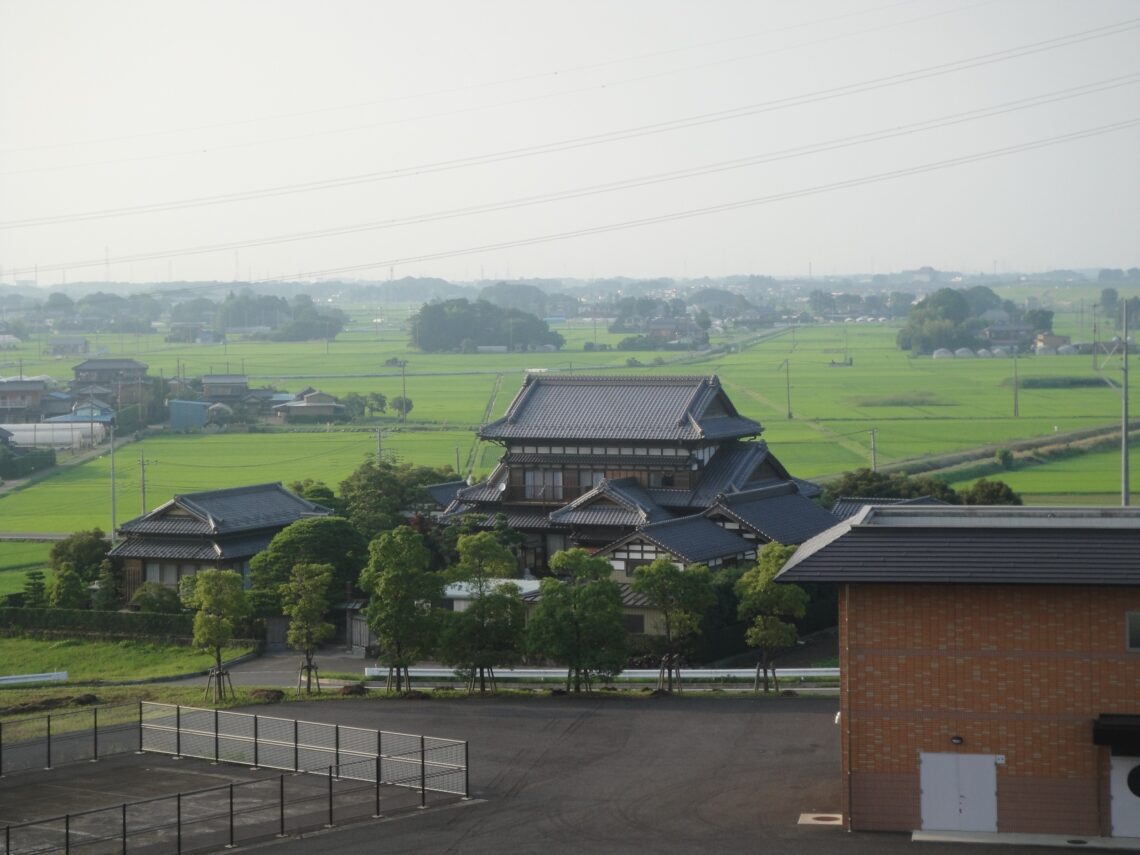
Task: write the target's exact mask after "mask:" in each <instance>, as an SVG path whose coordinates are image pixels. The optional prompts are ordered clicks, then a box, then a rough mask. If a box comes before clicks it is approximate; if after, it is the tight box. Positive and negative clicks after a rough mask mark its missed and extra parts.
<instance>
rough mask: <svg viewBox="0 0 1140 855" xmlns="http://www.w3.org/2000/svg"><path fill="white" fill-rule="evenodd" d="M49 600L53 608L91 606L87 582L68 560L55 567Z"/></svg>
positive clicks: (85, 607)
mask: <svg viewBox="0 0 1140 855" xmlns="http://www.w3.org/2000/svg"><path fill="white" fill-rule="evenodd" d="M49 601H50V603H51V607H52V608H54V609H89V608H91V594H90V593H89V592H88V590H87V583H86V582H85V581H83V577H82V576H80V575H79V571H78V570H76V569H75V566H74V565H73V564H72V563H71V562H70V561H64V562H63V563H62V564H60V565H59V567H58V568H57V569H56V571H55V578H54V579H52V583H51V594H50V596H49Z"/></svg>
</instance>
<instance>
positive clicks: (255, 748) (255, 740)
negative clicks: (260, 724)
mask: <svg viewBox="0 0 1140 855" xmlns="http://www.w3.org/2000/svg"><path fill="white" fill-rule="evenodd" d="M253 768H254V769H256V768H257V716H256V715H255V716H254V717H253Z"/></svg>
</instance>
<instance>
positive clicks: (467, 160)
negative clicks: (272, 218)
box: [0, 18, 1140, 229]
mask: <svg viewBox="0 0 1140 855" xmlns="http://www.w3.org/2000/svg"><path fill="white" fill-rule="evenodd" d="M1137 27H1140V18H1130V19H1128V20H1125V21H1120V22H1117V23H1114V24H1109V25H1105V26H1102V27H1095V28H1092V29H1089V30H1082V31H1080V32H1078V33H1071V34H1069V35H1066V36H1058V37H1056V38H1052V39H1045V40H1043V41H1039V42H1033V43H1030V44H1027V45H1021V46H1018V47H1014V48H1007V49H1004V50H1000V51H993V52H991V53H987V54H980V55H978V56H974V57H969V58H967V59H962V60H955V61H952V62H948V63H940V64H938V65H933V66H928V67H926V68H921V69H917V70H914V71H907V72H899V73H897V74H890V75H886V76H884V77H878V78H873V79H871V80H865V81H861V82H858V83H850V84H846V85H843V86H838V87H833V88H830V89H823V90H817V91H815V92H810V93H806V94H803V95H795V96H790V97H786V98H779V99H775V100H772V101H764V102H759V103H755V104H748V105H744V106H741V107H734V108H731V109H728V110H718V111H715V112H711V113H703V114H699V115H695V116H689V117H685V118H681V119H671V120H667V121H664V122H656V123H652V124H647V125H640V126H637V127H633V128H626V129H622V130H617V131H609V132H605V133H601V134H591V135H588V136H583V137H576V138H572V139H567V140H560V141H557V142H551V143H544V144H539V145H534V146H525V147H521V148H515V149H507V150H504V151H500V152H494V153H490V154H484V155H474V156H469V157H462V158H455V159H452V160H445V161H437V162H434V163H427V164H421V165H418V166H410V167H402V168H398V169H391V170H383V171H376V172H367V173H361V174H357V175H350V176H342V177H339V178H331V179H324V180H320V181H311V182H304V183H300V184H287V185H278V186H276V187H268V188H262V189H260V190H249V191H242V192H238V193H226V194H219V195H214V196H200V197H194V198H190V199H182V200H175V201H168V202H157V203H152V204H147V205H134V206H126V207H120V208H105V209H101V210H95V211H85V212H80V213H75V214H58V215H51V216H45V217H32V218H27V219H22V220H9V221H7V222H0V229H12V228H27V227H31V226H42V225H54V224H58V223H67V222H82V221H87V220H94V219H104V218H107V217H119V216H128V215H134V214H144V213H157V212H161V211H172V210H181V209H185V208H193V207H201V206H205V205H215V204H224V203H230V202H239V201H247V200H252V199H264V198H272V197H276V196H285V195H291V194H294V193H306V192H312V191H316V190H328V189H333V188H338V187H348V186H354V185H358V184H365V183H370V182H375V181H382V180H390V179H393V178H401V177H407V176H412V175H423V174H428V173H434V172H443V171H448V170H454V169H461V168H467V167H472V166H482V165H487V164H492V163H499V162H503V161H510V160H516V159H519V158H523V157H535V156H538V155H544V154H552V153H555V152H561V151H568V150H571V149H578V148H584V147H587V146H594V145H601V144H604V143H611V142H618V141H621V140H628V139H634V138H637V137H643V136H647V135H650V134H658V133H664V132H669V131H676V130H682V129H685V128H691V127H697V126H700V125H707V124H711V123H714V122H722V121H727V120H731V119H739V118H743V117H745V116H753V115H757V114H760V113H767V112H772V111H775V110H782V109H787V108H789V107H797V106H802V105H805V104H812V103H817V102H820V101H826V100H831V99H833V98H840V97H846V96H848V95H854V94H859V93H862V92H868V91H873V90H877V89H883V88H888V87H893V86H900V85H903V84H907V83H912V82H914V81H917V80H925V79H929V78H932V77H938V76H941V75H945V74H952V73H956V72H959V71H965V70H968V69H971V68H977V67H980V66H985V65H990V64H993V63H996V62H1005V61H1008V60H1011V59H1017V58H1020V57H1023V56H1029V55H1032V54H1036V53H1041V52H1043V51H1049V50H1055V49H1057V48H1061V47H1067V46H1069V45H1073V44H1079V43H1082V42H1087V41H1090V40H1093V39H1101V38H1105V37H1108V36H1112V35H1118V34H1120V33H1124V32H1127V31H1129V30H1134V29H1136V28H1137Z"/></svg>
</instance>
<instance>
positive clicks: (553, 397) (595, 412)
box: [479, 374, 762, 441]
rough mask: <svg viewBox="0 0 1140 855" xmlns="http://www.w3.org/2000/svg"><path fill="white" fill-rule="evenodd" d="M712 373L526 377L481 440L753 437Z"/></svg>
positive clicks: (752, 425)
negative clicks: (694, 375)
mask: <svg viewBox="0 0 1140 855" xmlns="http://www.w3.org/2000/svg"><path fill="white" fill-rule="evenodd" d="M761 429H762V428H761V427H760V424H759V423H758V422H754V421H752V420H751V419H746V418H744V417H742V416H740V415H739V414H738V413H737V412H736V408H735V407H734V406H733V405H732V402H731V401H729V399H728V396H727V395H725V394H724V392H723V390H722V389H721V387H720V380H719V379H718V378H717V377H715V376H713V377H581V376H578V377H575V376H554V375H547V374H529V375H527V377H526V379H525V380H524V381H523V386H522V389H520V390H519V393H518V394H517V395H516V396H515V399H514V401H513V402H512V403H511V405H510V407H509V408H508V409H507V413H506V415H505V416H504V417H503V418H501V419H498V420H496V421H493V422H490V423H489V424H487V425H485V426H484V427H483V428H482V429H481V430H480V431H479V435H480V436H481V437H483V438H484V439H562V440H599V441H609V440H617V441H620V440H631V441H635V440H652V441H696V440H700V439H705V438H717V439H726V438H731V437H743V436H755V435H756V434H758V433H760V431H761Z"/></svg>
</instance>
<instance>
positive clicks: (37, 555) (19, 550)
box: [0, 540, 52, 597]
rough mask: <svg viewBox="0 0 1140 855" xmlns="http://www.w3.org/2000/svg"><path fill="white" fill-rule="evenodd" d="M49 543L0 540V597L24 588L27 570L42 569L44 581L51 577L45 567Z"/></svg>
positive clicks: (50, 546) (49, 550) (49, 549)
mask: <svg viewBox="0 0 1140 855" xmlns="http://www.w3.org/2000/svg"><path fill="white" fill-rule="evenodd" d="M51 548H52V544H50V543H25V542H17V541H11V540H6V541H0V597H3V596H5V595H7V594H14V593H16V591H22V590H23V589H24V576H25V575H26V574H27V572H28V571H29V570H36V569H40V570H43V571H44V581H45V582H47V581H48V580H50V579H51V571H50V570H48V569H47V562H48V553H50V552H51Z"/></svg>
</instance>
